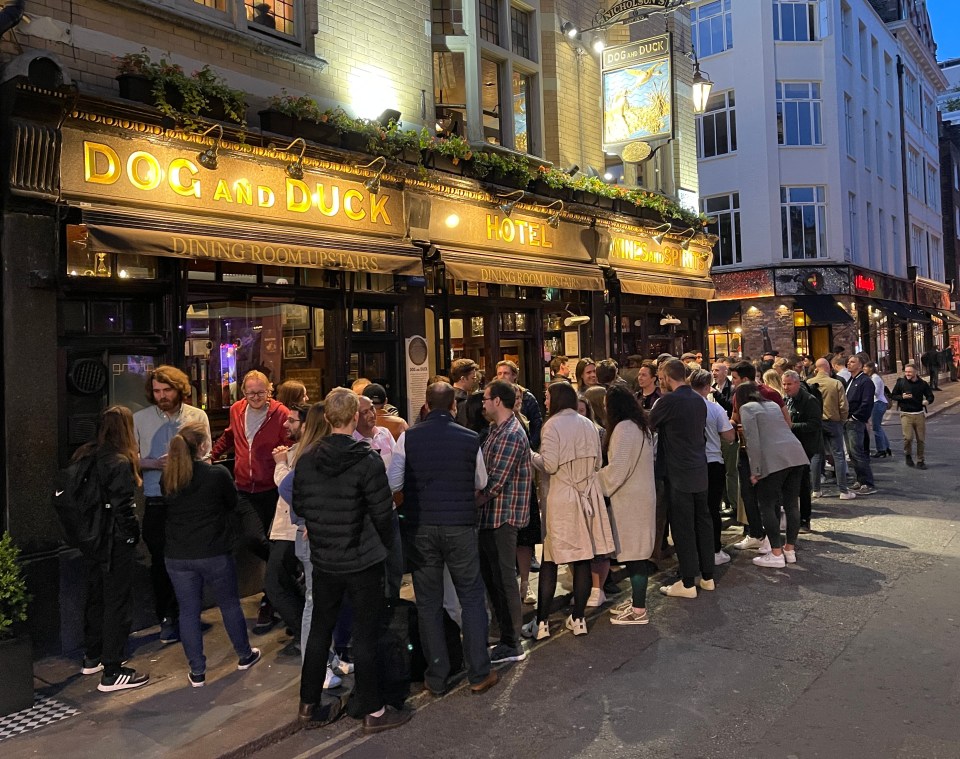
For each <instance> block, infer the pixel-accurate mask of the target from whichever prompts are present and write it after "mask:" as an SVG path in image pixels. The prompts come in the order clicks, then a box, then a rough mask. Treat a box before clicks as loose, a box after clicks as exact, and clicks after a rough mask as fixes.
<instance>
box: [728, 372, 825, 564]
mask: <svg viewBox="0 0 960 759" xmlns="http://www.w3.org/2000/svg"><path fill="white" fill-rule="evenodd" d="M735 397H736V406H737V407H738V408H739V410H740V424H741V425H742V427H743V436H744V439H745V440H746V444H747V454H748V457H749V459H750V482H752V483H753V484H754V485H755V486H756V495H757V505H758V506H759V507H760V516H761V518H762V519H763V529H764V531H765V532H766V533H767V540H768V541H769V552H767V551H766V550H765V549H766V548H767V546H766V541H764V545H763V546H761V547H760V555H759V556H757V557H756V558H755V559H754V560H753V563H754V564H756V565H757V566H760V567H782V566H784V564H795V563H796V561H797V554H796V551H795V549H796V542H797V535H798V534H799V532H800V482H801V478H802V477H803V468H804V467H805V466H807V465H808V464H809V463H810V460H809V459H808V458H807V454H806V453H805V452H804V450H803V446H802V445H801V444H800V441H799V440H797V437H796V435H794V434H793V431H792V430H791V429H790V427H788V426H787V425H785V424H784V423H783V413H782V412H781V411H780V407H779V406H778V405H777V404H776V403H774V402H773V401H767V400H764V399H763V397H762V396H761V395H760V390H759V387H758V386H757V385H755V384H753V383H752V382H744V383H743V384H741V385H740V386H739V387H738V388H737V392H736V396H735ZM781 507H782V508H783V510H784V511H785V512H786V514H787V539H786V542H783V541H782V539H781V536H780V508H781Z"/></svg>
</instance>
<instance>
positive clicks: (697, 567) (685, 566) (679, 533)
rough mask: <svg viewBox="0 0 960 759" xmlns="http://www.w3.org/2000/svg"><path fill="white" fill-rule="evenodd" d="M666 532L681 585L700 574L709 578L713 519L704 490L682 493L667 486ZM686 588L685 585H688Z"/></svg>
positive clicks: (711, 569)
mask: <svg viewBox="0 0 960 759" xmlns="http://www.w3.org/2000/svg"><path fill="white" fill-rule="evenodd" d="M670 532H671V533H672V534H673V544H674V546H675V547H676V549H677V561H678V562H679V564H680V576H681V577H682V578H683V580H684V583H683V584H684V585H687V583H688V582H691V581H692V580H693V578H694V577H696V576H697V575H700V576H701V577H703V578H704V579H706V580H709V579H711V578H712V577H713V568H714V562H713V554H714V550H713V519H712V518H711V517H710V508H709V507H708V506H707V491H706V490H701V491H700V492H699V493H686V492H684V491H682V490H678V489H677V488H676V486H675V485H673V484H672V483H671V484H670ZM688 587H689V586H688Z"/></svg>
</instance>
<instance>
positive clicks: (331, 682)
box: [323, 667, 343, 690]
mask: <svg viewBox="0 0 960 759" xmlns="http://www.w3.org/2000/svg"><path fill="white" fill-rule="evenodd" d="M342 682H343V681H342V680H341V679H340V678H339V677H338V676H337V675H335V674H333V670H332V669H330V667H327V676H326V677H325V678H323V689H324V690H330V689H331V688H337V687H339V685H340V683H342Z"/></svg>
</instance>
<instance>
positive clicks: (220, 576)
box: [164, 554, 251, 675]
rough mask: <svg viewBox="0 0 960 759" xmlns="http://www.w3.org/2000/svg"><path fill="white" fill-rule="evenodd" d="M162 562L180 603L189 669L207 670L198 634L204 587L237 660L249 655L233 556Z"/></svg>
mask: <svg viewBox="0 0 960 759" xmlns="http://www.w3.org/2000/svg"><path fill="white" fill-rule="evenodd" d="M164 561H165V562H166V565H167V574H168V575H170V582H172V583H173V590H174V592H175V593H176V594H177V603H179V604H180V640H181V641H182V642H183V652H184V653H185V654H186V655H187V661H188V662H189V663H190V671H191V672H193V673H194V674H197V675H200V674H203V673H204V672H206V671H207V659H206V657H205V656H204V655H203V636H202V635H201V633H200V612H201V611H202V610H203V588H204V586H206V587H207V588H209V589H210V592H211V594H212V595H213V599H214V601H216V603H217V606H218V607H219V608H220V615H221V616H222V617H223V626H224V628H225V629H226V631H227V635H228V636H230V642H231V643H233V650H234V651H236V652H237V656H238V657H239V658H240V659H243V658H244V657H247V656H249V655H250V652H251V649H250V639H249V638H248V637H247V621H246V620H245V619H244V618H243V609H241V608H240V594H239V591H238V590H237V567H236V564H234V562H233V557H232V556H230V555H229V554H223V555H221V556H211V557H209V558H207V559H171V558H170V557H169V556H168V557H167V558H166V559H165V560H164Z"/></svg>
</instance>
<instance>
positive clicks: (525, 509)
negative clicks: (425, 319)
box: [477, 380, 533, 664]
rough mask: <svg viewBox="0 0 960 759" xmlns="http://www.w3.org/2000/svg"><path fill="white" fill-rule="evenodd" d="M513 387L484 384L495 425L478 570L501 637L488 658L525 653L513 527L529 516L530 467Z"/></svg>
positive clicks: (486, 453)
mask: <svg viewBox="0 0 960 759" xmlns="http://www.w3.org/2000/svg"><path fill="white" fill-rule="evenodd" d="M516 400H517V391H516V389H515V387H514V385H512V384H511V383H509V382H504V381H502V380H496V381H495V382H491V383H490V384H489V385H487V386H486V387H485V388H484V389H483V414H484V416H485V417H486V418H487V419H489V420H490V421H491V422H492V423H493V428H492V429H491V431H490V434H489V435H488V436H487V439H486V441H485V442H484V444H483V461H484V464H485V465H486V468H487V475H488V480H487V486H486V487H485V488H484V489H483V490H481V491H479V492H478V493H477V505H478V506H479V512H480V524H479V528H480V530H479V539H480V573H481V574H482V575H483V582H484V584H486V586H487V592H488V593H489V594H490V602H491V604H492V605H493V610H494V613H495V614H496V615H497V621H498V622H499V623H500V642H499V643H497V645H495V646H494V647H493V648H492V649H491V651H490V661H491V662H493V663H494V664H496V663H498V662H508V661H522V660H523V659H525V658H527V654H526V652H525V651H524V650H523V646H522V645H521V642H520V623H521V621H522V617H523V613H522V609H523V607H522V605H521V601H520V588H519V586H518V585H517V572H516V561H517V530H518V529H519V528H521V527H524V526H525V525H526V524H527V522H528V520H529V518H530V498H531V495H532V494H531V489H532V487H533V471H532V468H531V464H530V444H529V443H528V442H527V434H526V433H525V432H524V431H523V427H521V426H520V422H518V421H517V418H516V416H515V415H514V413H513V407H514V404H515V403H516Z"/></svg>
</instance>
